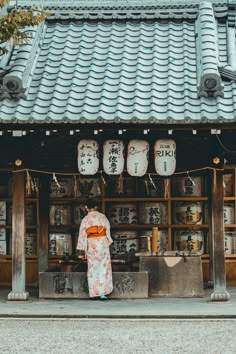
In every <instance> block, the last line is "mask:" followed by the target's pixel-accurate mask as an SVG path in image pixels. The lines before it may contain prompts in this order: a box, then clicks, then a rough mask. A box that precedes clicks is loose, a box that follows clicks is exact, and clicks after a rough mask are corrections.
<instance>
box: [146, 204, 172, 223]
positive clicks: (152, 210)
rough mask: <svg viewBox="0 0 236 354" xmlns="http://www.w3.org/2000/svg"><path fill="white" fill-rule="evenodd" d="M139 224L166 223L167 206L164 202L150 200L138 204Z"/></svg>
mask: <svg viewBox="0 0 236 354" xmlns="http://www.w3.org/2000/svg"><path fill="white" fill-rule="evenodd" d="M139 223H140V224H167V206H166V204H165V203H158V202H150V203H140V205H139Z"/></svg>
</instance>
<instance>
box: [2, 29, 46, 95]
mask: <svg viewBox="0 0 236 354" xmlns="http://www.w3.org/2000/svg"><path fill="white" fill-rule="evenodd" d="M30 32H31V33H32V38H31V39H30V40H29V42H28V43H26V44H23V45H20V46H19V49H18V56H17V57H16V60H15V61H14V64H13V65H11V62H9V60H10V56H9V58H8V60H7V62H6V60H5V62H4V65H3V67H2V74H1V72H0V86H1V89H0V100H2V99H4V98H6V96H8V97H7V98H9V99H13V100H18V99H20V98H26V95H25V92H26V89H27V87H28V86H29V85H28V84H29V78H30V74H31V71H32V67H33V64H34V61H35V56H36V52H37V49H38V45H39V40H40V38H41V34H42V25H40V26H38V27H37V28H32V29H31V30H30ZM9 64H10V65H9Z"/></svg>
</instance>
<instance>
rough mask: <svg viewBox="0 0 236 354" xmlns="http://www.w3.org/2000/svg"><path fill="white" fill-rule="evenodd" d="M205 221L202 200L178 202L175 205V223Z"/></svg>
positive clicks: (192, 223) (191, 223)
mask: <svg viewBox="0 0 236 354" xmlns="http://www.w3.org/2000/svg"><path fill="white" fill-rule="evenodd" d="M202 222H203V206H202V203H201V202H176V203H175V207H174V223H175V224H186V225H195V224H202Z"/></svg>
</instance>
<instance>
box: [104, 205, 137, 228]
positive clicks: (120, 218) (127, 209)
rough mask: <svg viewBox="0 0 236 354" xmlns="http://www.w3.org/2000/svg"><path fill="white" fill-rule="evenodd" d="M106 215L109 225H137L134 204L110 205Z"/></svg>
mask: <svg viewBox="0 0 236 354" xmlns="http://www.w3.org/2000/svg"><path fill="white" fill-rule="evenodd" d="M108 214H109V220H110V223H111V224H137V208H136V204H128V203H126V204H112V205H111V207H110V209H109V212H108Z"/></svg>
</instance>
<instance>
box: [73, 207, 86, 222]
mask: <svg viewBox="0 0 236 354" xmlns="http://www.w3.org/2000/svg"><path fill="white" fill-rule="evenodd" d="M85 215H87V212H86V210H85V208H84V206H83V205H82V204H79V205H76V206H74V208H73V221H74V224H75V225H79V224H80V223H81V221H82V219H83V218H84V217H85Z"/></svg>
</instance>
